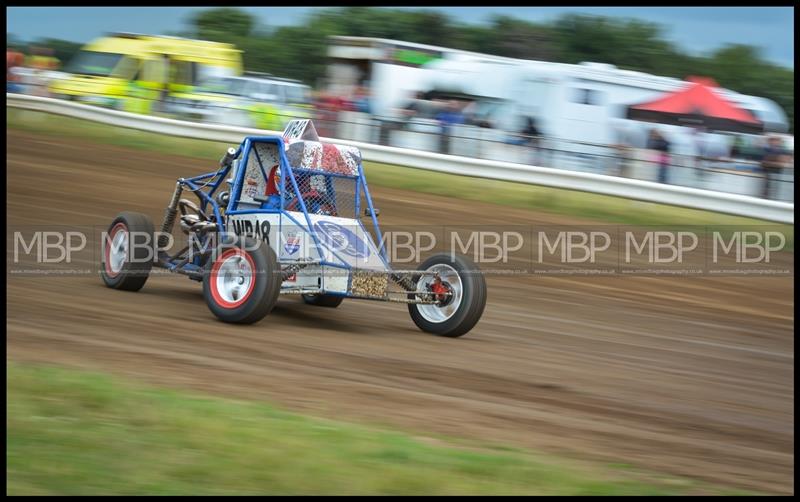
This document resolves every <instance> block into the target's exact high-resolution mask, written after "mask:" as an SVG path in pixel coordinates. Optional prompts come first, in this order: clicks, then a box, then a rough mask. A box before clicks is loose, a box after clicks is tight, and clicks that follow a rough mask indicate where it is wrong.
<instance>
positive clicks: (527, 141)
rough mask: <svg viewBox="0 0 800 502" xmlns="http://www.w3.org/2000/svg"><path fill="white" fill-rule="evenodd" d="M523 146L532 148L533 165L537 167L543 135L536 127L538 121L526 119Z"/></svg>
mask: <svg viewBox="0 0 800 502" xmlns="http://www.w3.org/2000/svg"><path fill="white" fill-rule="evenodd" d="M521 135H522V139H523V143H522V144H523V145H525V146H528V147H530V148H531V153H532V154H533V155H531V164H533V165H536V164H537V162H538V161H539V146H540V140H541V136H542V133H541V131H540V130H539V128H538V127H536V119H535V118H533V117H526V118H525V127H524V128H523V129H522V132H521Z"/></svg>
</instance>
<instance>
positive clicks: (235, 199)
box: [165, 136, 391, 271]
mask: <svg viewBox="0 0 800 502" xmlns="http://www.w3.org/2000/svg"><path fill="white" fill-rule="evenodd" d="M256 143H272V144H275V145H277V148H278V154H279V158H280V176H281V178H280V182H279V186H280V187H281V190H279V191H280V200H281V203H280V207H279V208H265V207H262V208H259V209H242V210H240V209H238V206H239V198H240V197H241V192H242V185H243V183H244V175H245V171H246V170H247V169H246V166H247V161H248V159H249V156H250V154H251V153H255V155H256V159H257V161H258V165H259V167H260V168H261V172H262V175H263V176H264V179H267V178H268V176H267V172H266V170H265V169H264V165H263V164H262V162H261V158H260V157H259V156H258V151H257V150H256V149H255V148H253V145H254V144H256ZM234 159H240V160H239V164H238V165H239V166H240V167H239V169H237V170H236V177H235V179H234V180H233V183H232V186H231V194H230V198H229V200H228V206H227V207H226V208H225V216H226V217H227V216H229V215H230V216H233V215H237V214H254V213H255V214H278V213H279V214H281V215H283V216H286V217H287V218H288V219H290V220H291V221H293V222H294V223H296V224H298V225H300V223H299V222H297V220H295V218H293V217H292V215H290V214H289V213H288V210H287V209H286V202H287V201H286V190H284V189H282V188H283V187H284V186H285V184H286V182H289V183H291V186H292V187H293V188H294V193H295V194H297V201H298V202H299V206H300V210H301V211H302V213H303V217H304V218H305V222H306V226H307V228H308V232H309V233H310V234H311V237H312V238H313V239H314V243H315V245H316V246H317V249H323V247H322V245H321V243H320V241H319V238H318V236H317V235H316V232H315V231H314V227H313V226H312V224H311V218H310V217H309V215H308V208H307V206H306V202H305V200H303V197H302V194H301V192H300V188H299V186H298V183H297V179H296V177H295V175H294V173H295V171H297V172H298V173H310V174H313V175H322V176H326V181H327V182H328V183H330V177H339V178H347V179H352V180H355V182H356V192H355V199H356V200H355V214H356V218H355V220H356V221H357V222H358V224H359V225H361V227H362V229H363V230H364V233H365V234H368V233H369V232H367V230H366V228H365V227H364V224H363V223H362V221H361V219H360V218H359V215H360V211H361V207H360V203H361V198H360V190H362V189H363V191H364V199H365V200H366V202H367V207H368V208H369V214H370V216H371V218H372V224H373V226H374V228H375V234H376V236H377V238H378V244H377V247H378V250H379V253H380V257H381V260H382V261H383V263H384V265H385V266H386V268H387V270H389V271H391V267H390V265H389V262H388V259H387V258H386V249H385V243H384V242H383V236H382V234H381V229H380V227H379V226H378V218H377V216H376V215H375V208H374V206H373V204H372V197H371V196H370V193H369V187H368V186H367V180H366V178H365V177H364V167H363V165H362V163H361V162H359V163H358V174H357V175H352V176H351V175H344V174H338V173H330V172H324V171H318V170H312V169H303V168H296V167H292V166H291V165H290V164H289V160H288V158H287V157H286V148H285V144H284V140H283V137H281V136H247V137H245V139H244V141H242V143H241V145H239V148H238V149H237V150H236V153H235V154H234ZM232 167H233V163H232V162H231V163H228V164H227V165H226V166H224V167H223V168H221V169H219V170H217V171H214V172H210V173H206V174H201V175H199V176H193V177H191V178H180V179H178V183H180V184H181V186H182V187H185V188H188V189H189V190H190V191H191V192H192V193H194V194H195V195H197V196H198V198H199V199H200V206H199V207H200V210H201V211H202V212H203V213H205V214H208V213H207V211H206V208H207V207H208V206H211V208H212V209H213V212H214V219H215V220H216V224H217V228H218V229H219V230H221V231H224V230H225V228H226V226H225V218H223V216H222V213H221V212H220V207H219V204H218V203H217V201H216V200H215V199H214V194H215V193H216V191H217V189H218V188H219V187H220V186H221V185H222V183H224V182H225V180H226V177H227V176H228V173H229V172H230V170H231V169H232ZM217 177H218V178H219V179H217V180H216V181H213V183H212V180H214V178H217ZM205 188H208V191H207V192H206V191H205V190H204V189H205ZM208 238H209V236H204V237H203V241H202V243H201V246H205V245H206V242H207V239H208ZM333 254H334V256H336V257H337V258H339V259H340V260H341V258H340V257H339V256H338V255H337V254H336V253H335V252H333ZM341 262H342V263H332V262H326V261H321V262H320V264H322V265H327V266H332V267H337V268H343V269H349V268H351V267H349V266H348V265H347V264H346V261H345V260H341ZM165 265H166V267H167V268H168V269H172V270H174V269H176V268H179V267H189V268H191V269H195V270H199V268H200V267H201V266H202V263H201V257H200V256H196V257H195V258H194V260H193V262H192V264H191V266H190V265H189V264H188V263H185V262H184V260H180V259H179V257H175V258H171V259H169V260H168V261H167V263H166V264H165Z"/></svg>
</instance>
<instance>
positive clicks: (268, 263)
mask: <svg viewBox="0 0 800 502" xmlns="http://www.w3.org/2000/svg"><path fill="white" fill-rule="evenodd" d="M235 247H239V248H242V247H243V248H244V249H243V251H244V252H245V253H248V254H249V255H250V257H251V258H252V260H253V263H254V265H255V269H256V270H255V272H254V273H255V286H254V289H253V290H252V292H251V293H250V296H249V297H248V298H247V300H246V301H245V302H244V303H243V304H242V305H239V306H238V307H235V308H226V307H224V306H222V305H220V304H218V303H217V301H216V300H215V299H214V296H213V294H212V292H211V288H212V287H213V286H212V284H211V270H212V268H213V266H214V263H216V261H217V260H218V259H219V257H220V256H222V253H223V252H225V251H226V250H228V249H232V248H235ZM248 249H250V250H252V251H247V250H248ZM281 277H282V276H281V268H280V265H279V264H278V258H277V256H276V255H275V251H273V250H272V248H270V247H269V246H268V245H267V244H266V243H264V241H261V240H256V239H254V238H252V237H236V238H234V239H232V240H228V241H227V242H223V243H221V244H220V245H219V246H218V248H217V250H216V254H215V255H214V259H213V260H212V259H209V260H208V262H207V263H206V265H205V267H204V270H203V297H204V298H205V300H206V305H208V308H209V310H211V312H212V313H213V314H214V315H215V316H216V317H217V318H218V319H220V320H221V321H223V322H228V323H234V324H253V323H256V322H258V321H260V320H261V319H263V318H264V317H265V316H266V315H267V314H269V313H270V312H271V311H272V309H273V307H275V304H276V303H277V301H278V295H279V294H280V290H281Z"/></svg>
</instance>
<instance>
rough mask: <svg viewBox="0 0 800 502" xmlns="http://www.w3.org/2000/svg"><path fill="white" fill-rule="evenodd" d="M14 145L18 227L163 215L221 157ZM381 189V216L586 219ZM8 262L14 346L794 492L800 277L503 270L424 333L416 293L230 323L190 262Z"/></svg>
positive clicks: (353, 415) (420, 427)
mask: <svg viewBox="0 0 800 502" xmlns="http://www.w3.org/2000/svg"><path fill="white" fill-rule="evenodd" d="M7 141H8V154H7V162H8V167H7V180H8V195H7V210H8V220H7V221H8V224H9V225H10V226H13V225H48V224H50V225H51V224H61V225H82V226H86V225H100V226H106V225H107V224H108V223H109V222H110V220H111V219H112V218H113V216H114V215H115V214H116V213H118V212H119V211H122V210H132V211H141V212H144V213H147V214H149V215H150V216H151V217H152V218H153V220H154V221H156V222H159V221H160V220H161V216H162V211H163V207H164V205H165V204H166V203H167V201H168V198H169V195H170V193H171V190H172V187H173V186H174V180H175V178H176V177H178V176H186V175H190V174H193V173H200V172H205V171H208V170H211V169H213V166H210V165H205V166H204V165H203V163H202V161H201V162H198V161H196V160H191V159H186V158H183V157H171V158H170V157H167V156H164V155H156V154H152V153H148V152H142V151H138V150H127V149H123V148H119V147H111V146H106V145H96V144H90V143H84V142H69V141H66V140H61V139H58V138H52V137H47V136H35V135H30V134H27V133H21V132H18V131H14V130H9V131H7ZM372 192H373V198H374V199H375V200H376V203H377V205H378V207H380V209H381V220H382V224H385V225H391V224H400V223H403V224H413V223H419V224H430V223H431V222H435V223H441V224H464V223H465V222H471V223H474V224H492V223H495V222H497V221H500V213H502V218H503V219H504V220H505V221H506V222H509V223H516V224H530V223H534V222H545V223H585V222H578V221H575V220H568V219H566V218H563V217H558V216H552V215H543V214H538V213H532V212H529V211H523V210H514V209H509V208H504V207H493V206H490V205H487V204H475V203H469V204H466V203H464V202H462V201H459V200H456V199H447V198H442V197H433V196H425V197H424V198H423V197H419V196H417V195H416V194H413V193H409V192H402V191H397V190H389V189H381V188H380V187H372ZM443 209H444V210H443ZM7 242H9V241H8V240H7ZM8 246H9V249H10V246H11V244H10V243H9V244H8ZM7 277H8V281H7V285H8V300H7V308H8V318H7V328H8V335H7V353H8V358H9V359H11V360H26V361H44V362H55V363H62V364H67V365H72V366H77V367H85V368H93V369H102V370H108V371H112V372H116V373H120V374H123V375H127V376H135V377H137V378H141V379H144V380H147V381H150V382H155V383H159V384H165V385H172V386H186V387H190V388H198V389H203V390H205V391H208V392H213V393H217V394H222V395H229V396H240V397H248V398H264V399H267V400H270V401H273V402H277V403H280V404H282V405H284V406H287V407H289V408H291V409H295V410H301V411H305V412H310V413H313V414H315V415H320V416H326V417H332V418H344V419H350V420H365V421H368V422H371V423H375V422H378V423H385V424H391V425H393V426H399V427H403V428H407V429H409V430H412V431H418V432H419V433H420V434H423V435H424V434H425V431H435V432H437V433H444V434H447V435H451V436H463V437H472V438H481V439H484V440H489V441H493V442H498V443H507V444H512V445H519V446H525V447H534V448H538V449H542V450H544V451H552V452H557V453H560V454H564V455H568V456H573V457H578V458H596V459H604V460H606V461H608V462H625V463H631V464H636V465H641V466H643V467H647V468H651V469H653V470H656V471H661V472H669V473H674V474H679V475H684V476H689V477H694V478H698V479H703V480H706V481H711V482H715V483H720V484H725V485H728V486H738V487H743V488H750V489H756V490H762V491H768V492H777V493H792V492H793V475H794V453H793V451H794V431H793V429H794V425H793V422H794V411H793V410H794V382H793V368H794V338H793V325H794V314H793V304H794V300H793V277H772V278H755V277H743V278H721V277H717V278H711V277H703V278H686V277H605V278H601V277H530V276H526V277H512V278H509V277H497V276H495V277H489V278H488V285H489V302H488V305H487V308H486V313H485V314H484V317H483V319H482V321H481V322H480V323H479V324H478V326H477V327H476V328H475V329H474V330H473V331H472V332H471V333H469V334H468V335H467V336H466V337H464V338H460V339H441V338H437V337H433V336H430V335H426V334H424V333H422V332H420V331H418V330H417V329H416V327H415V326H414V325H413V323H412V322H411V320H410V318H409V316H408V312H407V310H406V308H405V307H404V306H402V305H393V304H382V303H374V302H356V301H350V302H347V301H346V302H345V303H343V304H342V306H341V307H340V308H338V309H336V310H329V309H314V308H312V307H307V306H305V305H303V304H302V302H300V301H299V299H295V298H293V297H288V298H286V297H284V298H282V299H281V300H280V301H279V303H278V306H277V307H276V308H275V310H274V311H273V313H272V314H271V315H270V316H268V317H267V318H266V319H265V320H264V321H262V322H261V323H259V324H257V325H254V326H245V327H241V326H230V325H225V324H222V323H219V322H216V321H215V320H214V318H213V317H212V315H211V313H210V312H209V311H208V308H207V307H206V305H205V303H204V302H203V299H202V292H201V288H200V285H199V284H198V283H195V282H191V281H189V280H187V279H185V278H183V277H177V276H168V277H153V278H151V280H150V281H149V282H148V283H147V285H146V286H145V288H144V289H143V290H142V291H140V292H138V293H124V292H117V291H112V290H109V289H107V288H105V287H104V286H103V284H102V282H101V280H100V279H99V277H96V276H79V277H55V276H47V277H36V278H30V277H25V278H23V277H14V276H7ZM10 385H13V382H11V383H10Z"/></svg>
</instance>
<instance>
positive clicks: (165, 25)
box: [6, 6, 794, 68]
mask: <svg viewBox="0 0 800 502" xmlns="http://www.w3.org/2000/svg"><path fill="white" fill-rule="evenodd" d="M207 8H208V7H7V8H6V14H7V25H6V32H7V33H13V34H14V35H16V36H18V37H20V38H22V39H23V40H32V39H35V38H38V37H51V38H61V39H65V40H71V41H75V42H87V41H89V40H90V39H92V38H95V37H97V36H100V35H102V34H103V33H104V32H108V31H130V32H135V33H152V34H165V33H167V32H176V31H181V30H184V29H186V28H187V27H188V20H189V19H190V17H191V16H192V14H194V13H195V12H197V11H201V10H205V9H207ZM319 8H320V7H245V8H244V9H245V10H246V11H248V12H250V13H252V14H254V15H255V16H257V17H258V19H259V21H260V22H261V23H262V24H264V25H269V26H279V25H292V24H300V23H302V22H303V20H304V18H305V17H306V16H308V15H309V14H310V13H311V12H312V11H313V10H314V9H319ZM400 8H405V9H412V10H413V9H434V10H439V11H443V12H445V13H447V14H448V15H450V16H451V18H453V19H454V20H459V21H461V22H464V23H469V24H478V23H485V22H488V20H489V19H490V17H491V16H492V15H493V14H503V15H509V16H513V17H516V18H519V19H526V20H530V21H547V20H551V19H554V18H556V17H558V16H559V15H561V14H564V13H566V12H576V13H587V14H596V15H602V16H614V17H628V18H638V19H643V20H647V21H653V22H656V23H659V24H661V25H663V26H664V28H665V33H666V36H667V37H668V38H669V39H670V40H672V41H674V42H675V43H676V44H677V45H678V46H679V47H681V48H682V49H684V50H686V51H688V52H690V53H692V54H695V55H700V54H707V53H709V52H711V51H713V50H714V49H717V48H719V47H721V46H723V45H725V44H730V43H743V44H748V45H755V46H758V47H760V48H762V50H763V54H764V56H765V57H766V58H767V59H769V60H771V61H773V62H775V63H778V64H781V65H783V66H787V67H789V68H794V8H793V7H450V6H447V7H400Z"/></svg>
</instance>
